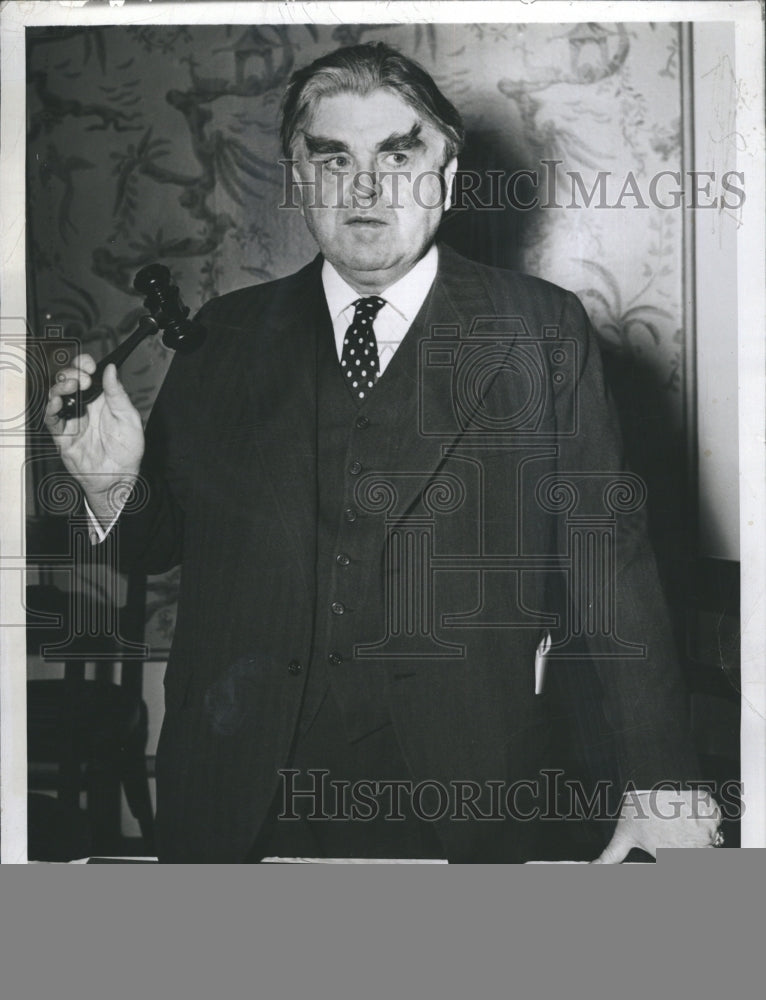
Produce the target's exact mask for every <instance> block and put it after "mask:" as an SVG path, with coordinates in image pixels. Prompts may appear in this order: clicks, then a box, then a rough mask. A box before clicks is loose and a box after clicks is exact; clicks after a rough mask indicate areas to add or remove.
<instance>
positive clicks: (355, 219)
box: [345, 215, 388, 226]
mask: <svg viewBox="0 0 766 1000" xmlns="http://www.w3.org/2000/svg"><path fill="white" fill-rule="evenodd" d="M345 225H347V226H387V225H388V223H387V222H386V221H385V220H384V219H376V218H373V217H372V216H369V215H353V216H352V217H351V218H350V219H346V222H345Z"/></svg>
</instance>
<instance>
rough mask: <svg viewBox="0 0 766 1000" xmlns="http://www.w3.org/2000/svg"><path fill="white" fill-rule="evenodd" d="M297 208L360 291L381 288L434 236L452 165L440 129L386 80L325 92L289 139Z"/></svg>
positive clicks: (454, 163)
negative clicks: (377, 86) (372, 86)
mask: <svg viewBox="0 0 766 1000" xmlns="http://www.w3.org/2000/svg"><path fill="white" fill-rule="evenodd" d="M295 157H296V160H297V165H296V168H295V172H296V180H297V181H298V183H301V184H302V185H304V187H303V188H302V192H303V194H302V197H303V214H304V216H305V219H306V224H307V225H308V228H309V230H310V232H311V234H312V236H313V237H314V239H315V240H316V241H317V243H318V244H319V249H320V250H321V251H322V253H323V255H324V256H325V258H326V259H327V260H329V261H330V263H331V264H333V265H334V266H335V267H336V268H337V270H338V272H339V273H340V274H341V275H342V277H344V278H345V279H346V281H348V283H349V284H350V285H351V286H352V287H353V288H355V289H356V290H357V291H359V292H364V293H374V292H382V291H384V290H385V289H386V288H388V287H389V285H392V284H393V283H394V282H395V281H397V280H398V279H399V278H401V277H402V275H404V274H406V273H407V271H409V270H410V268H411V267H412V266H413V265H414V264H415V263H416V262H417V261H418V260H419V259H420V258H421V257H422V256H423V254H424V253H425V252H426V250H427V249H428V247H429V246H430V245H431V243H432V242H433V239H434V237H435V235H436V230H437V228H438V226H439V220H440V219H441V217H442V214H443V212H444V210H445V208H446V207H448V205H447V204H445V192H449V188H450V184H451V182H452V177H453V175H454V172H455V168H456V166H457V160H455V159H454V158H453V159H452V160H450V162H449V163H447V164H446V165H445V162H444V161H445V141H444V137H443V136H442V135H441V133H440V132H438V131H437V130H436V129H435V128H434V127H433V126H432V125H430V124H429V123H428V122H426V121H425V120H424V119H423V118H421V116H420V115H419V114H418V113H417V112H416V111H415V110H414V109H413V108H411V107H410V106H409V105H408V104H405V102H404V101H403V100H401V98H399V97H397V96H396V95H395V94H393V93H391V92H390V91H387V90H376V91H373V92H372V93H370V94H367V95H366V96H364V97H362V96H360V95H358V94H337V95H335V96H333V97H323V98H320V100H319V101H318V102H317V105H316V107H315V109H314V113H313V115H312V117H311V118H310V120H309V121H308V122H307V124H306V125H305V127H304V128H303V129H302V130H301V132H300V133H299V135H298V137H297V139H296V143H295Z"/></svg>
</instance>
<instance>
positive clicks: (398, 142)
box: [302, 122, 424, 156]
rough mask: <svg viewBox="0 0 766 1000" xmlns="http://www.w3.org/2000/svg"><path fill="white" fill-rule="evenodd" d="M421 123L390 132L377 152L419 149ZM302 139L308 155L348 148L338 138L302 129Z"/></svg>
mask: <svg viewBox="0 0 766 1000" xmlns="http://www.w3.org/2000/svg"><path fill="white" fill-rule="evenodd" d="M421 131H422V125H421V124H420V122H415V124H414V125H413V126H412V128H411V129H410V130H409V131H408V132H392V133H391V135H388V136H386V138H385V139H383V140H382V141H381V142H379V143H377V145H376V146H375V149H376V151H377V152H378V153H404V152H406V151H407V150H410V149H421V148H422V147H423V145H424V143H423V140H422V139H421V138H420V133H421ZM302 134H303V140H304V142H305V143H306V150H307V152H308V154H309V156H326V155H328V154H332V153H349V152H350V149H349V148H348V146H347V145H346V143H345V142H342V141H341V140H340V139H332V138H330V137H329V136H325V135H311V134H310V133H309V132H306V131H305V130H304V131H303V133H302Z"/></svg>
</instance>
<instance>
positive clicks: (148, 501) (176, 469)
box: [115, 308, 211, 574]
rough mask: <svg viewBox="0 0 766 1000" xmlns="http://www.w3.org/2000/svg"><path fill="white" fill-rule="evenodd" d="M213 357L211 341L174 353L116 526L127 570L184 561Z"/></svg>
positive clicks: (151, 568)
mask: <svg viewBox="0 0 766 1000" xmlns="http://www.w3.org/2000/svg"><path fill="white" fill-rule="evenodd" d="M206 311H207V309H206V308H203V309H202V310H201V311H200V313H199V316H198V318H199V319H202V318H204V315H205V313H206ZM210 356H211V345H210V343H209V338H208V340H207V341H206V342H205V343H204V344H203V345H202V347H200V348H198V350H197V351H195V352H193V353H191V354H188V355H183V354H180V353H177V354H175V355H174V356H173V359H172V361H171V363H170V367H169V368H168V371H167V373H166V375H165V379H164V381H163V383H162V386H161V387H160V391H159V393H158V395H157V398H156V400H155V402H154V406H153V407H152V411H151V414H150V416H149V419H148V421H147V424H146V429H145V440H146V444H145V450H144V457H143V460H142V462H141V468H140V472H139V478H138V481H137V483H136V485H135V487H134V489H133V491H132V493H131V495H130V497H129V498H128V501H127V503H126V505H125V507H124V509H123V511H122V513H121V515H120V517H119V520H118V521H117V524H116V525H115V529H116V530H117V532H118V542H117V544H118V547H119V558H120V568H121V569H122V570H140V571H143V572H145V573H150V574H154V573H164V572H165V571H166V570H169V569H171V568H172V567H174V566H177V565H179V564H180V563H181V561H182V559H183V546H184V523H185V517H186V512H187V509H188V505H189V502H190V498H191V489H192V480H191V475H190V473H191V467H192V458H193V454H194V448H195V441H196V440H197V436H196V433H195V427H196V424H197V420H198V411H199V405H198V404H199V401H200V399H201V398H202V397H201V393H202V386H203V381H204V372H205V370H206V365H208V364H209V363H210V361H209V358H210Z"/></svg>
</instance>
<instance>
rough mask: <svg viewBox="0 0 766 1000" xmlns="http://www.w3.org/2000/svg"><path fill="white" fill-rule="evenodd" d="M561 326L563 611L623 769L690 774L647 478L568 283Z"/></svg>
mask: <svg viewBox="0 0 766 1000" xmlns="http://www.w3.org/2000/svg"><path fill="white" fill-rule="evenodd" d="M560 330H561V332H562V335H563V336H564V337H572V338H573V339H574V340H575V341H576V343H577V355H578V357H577V362H576V364H575V370H574V373H573V375H574V377H573V378H571V379H567V380H565V386H564V387H563V388H562V389H561V392H560V395H559V399H558V402H557V412H558V413H559V414H560V415H561V419H562V420H564V419H565V418H564V417H563V414H564V413H566V414H568V415H569V414H571V415H573V417H574V433H573V434H571V435H569V436H565V435H562V436H561V437H560V438H559V442H560V445H559V468H558V475H559V481H560V482H562V483H564V484H568V487H567V486H566V485H565V490H566V489H567V488H568V489H569V493H568V494H567V503H568V504H569V505H570V507H569V514H568V515H565V516H559V517H558V519H557V520H558V551H559V553H562V554H566V557H567V561H568V565H569V566H570V573H569V575H568V583H567V588H566V589H567V594H566V600H567V604H568V611H567V613H566V614H565V618H566V620H567V622H568V625H569V630H570V632H571V631H573V630H574V631H575V632H577V633H578V634H579V638H580V640H581V642H582V645H581V647H580V648H581V649H582V648H583V646H584V647H585V649H586V651H587V656H588V658H589V659H590V660H591V661H592V663H593V666H594V668H595V672H596V674H597V677H598V681H599V684H600V689H601V693H602V705H603V711H604V714H605V716H606V719H607V723H608V725H609V727H610V730H611V732H612V734H613V737H614V740H615V743H616V746H617V752H618V757H619V759H618V765H619V770H620V775H621V778H622V780H623V781H624V782H632V783H633V785H634V787H636V788H650V787H651V786H652V785H654V784H656V783H657V782H660V781H677V782H683V781H687V780H691V779H694V778H697V777H698V763H697V759H696V755H695V753H694V750H693V746H692V741H691V734H690V726H689V719H688V704H687V697H686V692H685V688H684V685H683V682H682V678H681V675H680V670H679V666H678V662H677V658H676V653H675V649H674V639H673V635H672V631H671V628H670V622H669V617H668V613H667V608H666V605H665V601H664V598H663V594H662V589H661V586H660V580H659V576H658V572H657V566H656V562H655V557H654V554H653V552H652V549H651V546H650V543H649V538H648V533H647V524H646V503H645V498H646V494H645V488H644V484H643V483H642V481H641V480H640V479H639V478H638V477H637V476H635V475H631V474H629V473H628V474H626V473H627V470H626V469H625V462H624V455H623V448H622V441H621V435H620V431H619V421H618V416H617V412H616V410H615V408H614V406H613V404H612V403H611V401H610V399H609V398H608V396H607V393H606V391H605V387H604V381H603V374H602V366H601V357H600V352H599V348H598V345H597V343H596V340H595V335H594V333H593V330H592V328H591V325H590V322H589V320H588V317H587V314H586V313H585V310H584V309H583V307H582V305H581V303H580V301H579V300H578V299H577V298H576V297H575V296H574V295H571V294H567V297H566V300H565V303H564V306H563V310H562V314H561V318H560ZM589 526H590V528H592V529H593V530H590V531H589ZM594 553H597V555H596V556H595V557H594ZM562 669H566V661H564V662H563V663H562Z"/></svg>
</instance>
